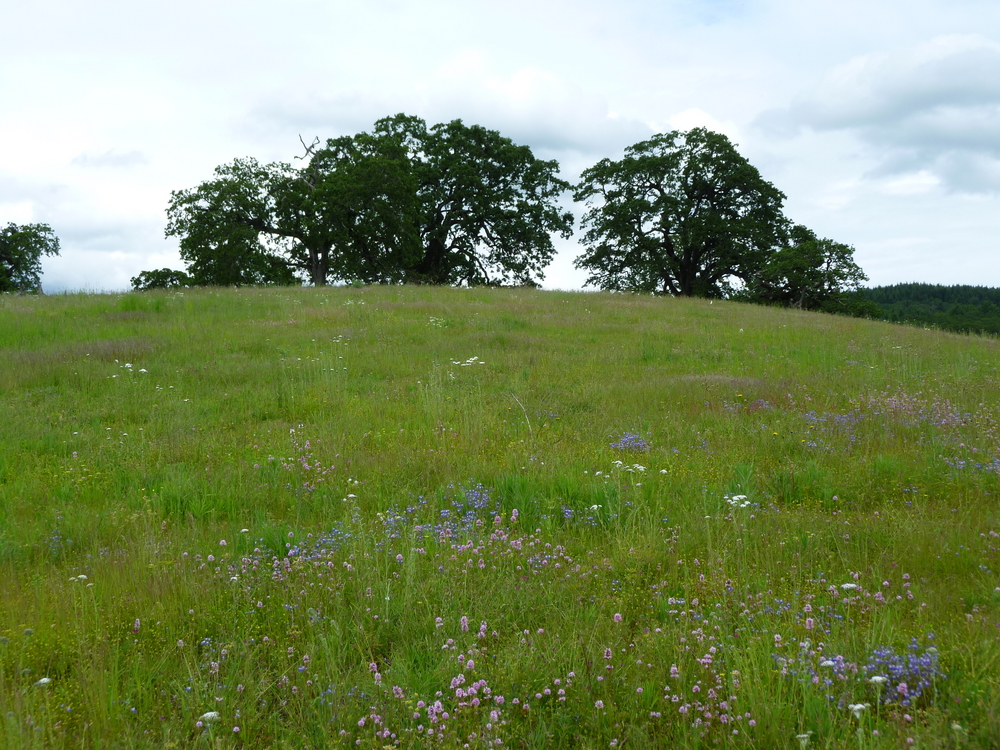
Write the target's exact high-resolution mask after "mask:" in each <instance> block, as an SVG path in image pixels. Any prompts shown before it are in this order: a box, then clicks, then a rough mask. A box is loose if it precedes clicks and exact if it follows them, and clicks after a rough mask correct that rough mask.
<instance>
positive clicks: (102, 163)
mask: <svg viewBox="0 0 1000 750" xmlns="http://www.w3.org/2000/svg"><path fill="white" fill-rule="evenodd" d="M71 163H72V164H73V165H74V166H77V167H111V168H113V169H123V168H127V167H135V166H139V165H142V164H148V163H149V159H147V158H146V155H145V154H144V153H142V151H138V150H134V149H133V150H132V151H125V152H120V151H118V150H116V149H111V150H109V151H105V152H104V153H103V154H92V153H88V152H84V153H82V154H79V155H77V156H75V157H73V161H72V162H71Z"/></svg>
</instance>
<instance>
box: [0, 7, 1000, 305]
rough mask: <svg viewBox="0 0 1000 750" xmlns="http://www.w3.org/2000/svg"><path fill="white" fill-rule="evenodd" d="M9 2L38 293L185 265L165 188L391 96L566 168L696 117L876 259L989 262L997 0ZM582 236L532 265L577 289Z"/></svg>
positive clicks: (3, 83) (11, 171)
mask: <svg viewBox="0 0 1000 750" xmlns="http://www.w3.org/2000/svg"><path fill="white" fill-rule="evenodd" d="M4 27H5V34H4V42H3V45H2V46H0V225H6V224H7V222H14V223H18V224H23V223H33V222H44V223H47V224H49V225H50V226H51V227H52V228H53V230H54V231H55V232H56V234H57V235H58V236H59V238H60V240H61V243H62V251H61V254H60V255H59V256H58V257H52V258H46V259H45V260H44V261H43V276H42V285H43V289H44V291H46V292H48V293H52V292H60V291H77V290H83V291H116V290H124V289H127V288H128V287H129V286H130V279H131V278H132V277H133V276H135V275H136V274H138V273H139V272H140V271H142V270H149V269H153V268H161V267H173V268H178V269H180V268H183V264H182V262H181V260H180V256H179V255H178V252H177V241H176V239H174V238H170V239H167V238H164V235H163V230H164V226H165V223H166V215H165V209H166V206H167V203H168V201H169V199H170V193H171V191H173V190H181V189H187V188H191V187H195V186H196V185H198V184H199V183H200V182H202V181H203V180H207V179H209V178H210V177H211V175H212V170H213V169H214V168H215V167H216V166H218V165H221V164H225V163H227V162H230V161H231V160H233V159H235V158H239V157H245V156H252V157H255V158H257V159H259V160H261V161H292V159H293V157H295V156H297V155H299V154H301V153H302V149H301V145H300V144H299V137H300V136H301V137H302V138H304V139H305V140H306V142H309V141H311V140H312V139H313V138H314V137H319V138H321V139H324V140H325V139H326V138H331V137H336V136H339V135H347V134H353V133H357V132H361V131H365V130H369V129H370V128H371V127H372V125H373V123H374V122H375V120H377V119H379V118H381V117H385V116H389V115H392V114H396V113H398V112H405V113H407V114H412V115H418V116H420V117H422V118H424V119H425V120H427V121H428V123H430V124H434V123H438V122H446V121H450V120H453V119H456V118H461V119H462V120H463V121H465V122H466V123H469V124H480V125H484V126H486V127H488V128H492V129H496V130H499V131H500V132H501V133H502V134H503V135H505V136H507V137H509V138H511V139H512V140H514V141H515V142H517V143H521V144H526V145H528V146H530V147H531V148H532V150H533V151H534V153H535V154H536V156H539V157H542V158H546V159H557V160H558V161H559V163H560V165H561V169H562V176H563V177H564V178H565V179H567V180H570V181H575V180H576V179H577V178H578V176H579V174H580V172H581V171H582V170H583V169H586V168H587V167H588V166H590V165H592V164H594V163H595V162H597V161H598V160H600V159H603V158H611V159H617V158H620V157H621V156H622V154H623V152H624V149H625V148H626V147H627V146H629V145H631V144H634V143H636V142H638V141H641V140H644V139H646V138H648V137H650V136H651V135H653V134H655V133H660V132H665V131H669V130H674V129H678V130H686V129H689V128H692V127H697V126H705V127H708V128H711V129H713V130H717V131H720V132H723V133H725V134H726V135H727V136H729V137H730V138H731V139H732V140H733V142H734V143H735V144H737V147H738V149H739V151H740V152H741V153H742V154H743V155H744V156H745V157H746V158H747V159H748V160H749V161H750V162H751V164H753V165H754V166H755V167H756V168H757V169H758V170H759V171H760V173H761V175H762V176H763V177H764V179H766V180H768V181H769V182H771V183H773V184H774V185H775V186H777V187H778V188H779V189H780V190H781V191H782V192H784V193H785V195H786V196H787V199H786V202H785V211H786V214H787V215H788V216H789V217H790V218H791V219H792V220H793V221H795V222H797V223H801V224H805V225H807V226H808V227H810V228H812V229H813V230H815V231H816V232H817V233H818V234H819V235H820V236H823V237H830V238H832V239H835V240H837V241H839V242H845V243H848V244H850V245H852V246H853V247H854V248H855V256H854V257H855V260H856V261H857V262H858V264H859V265H860V266H861V267H862V268H863V269H864V270H865V271H866V273H867V274H868V276H869V277H870V282H869V283H870V284H872V285H882V284H894V283H901V282H910V281H921V282H929V283H940V284H981V285H989V286H1000V262H998V261H1000V256H998V250H1000V241H998V237H1000V3H998V2H996V0H947V1H944V0H863V1H862V0H838V2H827V1H825V0H815V1H814V2H802V0H651V1H647V0H618V2H616V3H608V2H606V1H605V2H596V1H591V0H579V1H577V2H569V1H568V0H567V1H563V0H530V1H529V0H507V2H505V3H469V2H457V1H453V0H421V1H420V2H408V1H407V0H367V2H365V3H358V2H354V3H347V2H337V1H332V2H331V1H330V0H326V2H318V1H310V0H285V1H284V2H282V3H273V2H256V1H255V0H240V1H239V2H235V1H234V0H229V1H225V0H198V1H197V2H194V1H193V0H175V1H174V2H171V3H136V2H134V0H129V2H125V1H124V0H91V2H87V3H80V2H77V1H76V0H34V2H31V3H9V4H8V5H7V7H5V9H4ZM567 201H568V198H567ZM575 213H576V214H577V216H578V217H579V216H580V215H581V214H582V210H581V209H580V208H579V207H577V208H576V209H575ZM578 236H579V232H577V237H578ZM577 237H574V238H571V239H570V240H566V241H564V240H561V239H558V238H557V239H556V246H557V248H558V253H557V256H556V258H555V260H554V262H553V264H552V265H551V266H549V268H548V269H547V270H546V279H545V283H544V286H546V287H548V288H560V289H579V288H581V286H582V284H583V282H584V280H585V274H584V273H583V272H581V271H579V270H577V269H575V268H574V267H573V259H574V258H575V257H576V256H577V255H578V254H579V253H580V251H581V248H580V245H579V244H578V240H577Z"/></svg>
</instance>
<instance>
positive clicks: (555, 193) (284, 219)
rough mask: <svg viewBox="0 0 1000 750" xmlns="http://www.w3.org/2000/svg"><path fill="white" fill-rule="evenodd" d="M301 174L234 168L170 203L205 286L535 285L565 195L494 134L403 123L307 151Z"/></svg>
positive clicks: (551, 173)
mask: <svg viewBox="0 0 1000 750" xmlns="http://www.w3.org/2000/svg"><path fill="white" fill-rule="evenodd" d="M302 158H303V161H304V164H303V166H302V167H301V168H298V169H294V168H293V167H292V166H291V165H289V164H284V163H274V164H267V165H262V164H260V163H258V162H257V161H255V160H253V159H238V160H236V161H234V162H233V163H232V164H229V165H225V166H221V167H219V168H217V169H216V177H215V179H213V180H209V181H207V182H204V183H202V184H201V185H199V186H198V187H197V188H194V189H191V190H184V191H178V192H175V193H173V195H172V198H171V202H170V206H169V208H168V211H167V214H168V219H169V221H168V225H167V230H166V233H167V235H168V236H177V237H179V238H180V242H181V256H182V257H183V258H184V260H185V261H186V262H187V263H189V272H190V274H191V276H192V277H193V279H194V281H195V283H197V284H214V285H219V286H223V285H225V286H229V285H233V286H241V285H251V284H254V285H260V284H288V283H292V282H293V278H294V276H293V269H294V270H295V271H297V272H299V273H304V274H305V276H306V278H307V279H308V280H309V281H310V282H311V283H312V284H314V285H317V286H322V285H324V284H326V283H327V282H328V281H330V280H341V281H351V282H362V283H399V282H402V281H410V282H420V283H432V284H468V285H477V284H504V283H514V284H535V283H537V280H538V279H541V278H542V269H543V268H544V267H545V266H546V265H547V264H548V263H549V261H551V259H552V256H553V254H554V252H555V251H554V248H553V246H552V241H551V237H550V233H552V232H560V233H562V234H563V235H564V236H568V235H569V233H570V231H571V227H572V217H571V216H570V215H569V214H567V213H562V212H560V211H559V209H558V207H557V205H556V200H557V199H558V197H559V196H560V195H561V193H563V192H564V191H565V190H566V189H567V188H568V187H569V185H568V184H567V183H565V182H563V181H562V180H559V179H558V178H557V177H556V173H557V171H558V165H557V164H556V163H555V162H554V161H541V160H539V159H536V158H535V157H534V156H533V155H532V153H531V150H530V149H529V148H528V147H526V146H518V145H516V144H514V143H513V142H512V141H511V140H510V139H508V138H504V137H503V136H501V135H500V134H499V133H497V132H496V131H492V130H487V129H486V128H483V127H480V126H477V125H474V126H467V125H464V124H463V123H462V122H461V121H460V120H455V121H453V122H450V123H447V124H440V125H435V126H434V127H432V128H430V129H428V128H427V126H426V124H425V123H424V121H423V120H420V119H419V118H416V117H409V116H406V115H397V116H395V117H392V118H386V119H384V120H380V121H379V122H378V123H376V126H375V130H374V132H373V133H371V134H368V133H361V134H358V135H356V136H350V137H342V138H337V139H331V140H328V141H327V142H326V144H325V145H324V146H322V147H320V146H319V144H318V142H317V143H314V144H312V145H310V146H307V147H306V154H305V156H304V157H302Z"/></svg>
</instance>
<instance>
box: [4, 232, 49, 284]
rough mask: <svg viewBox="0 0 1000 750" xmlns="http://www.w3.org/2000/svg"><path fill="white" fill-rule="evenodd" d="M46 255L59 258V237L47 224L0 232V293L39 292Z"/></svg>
mask: <svg viewBox="0 0 1000 750" xmlns="http://www.w3.org/2000/svg"><path fill="white" fill-rule="evenodd" d="M43 255H59V238H58V237H56V235H55V232H53V231H52V227H50V226H49V225H48V224H23V225H21V226H18V225H17V224H13V223H11V224H7V226H6V227H4V228H3V229H0V292H38V291H40V290H41V287H42V282H41V273H42V256H43Z"/></svg>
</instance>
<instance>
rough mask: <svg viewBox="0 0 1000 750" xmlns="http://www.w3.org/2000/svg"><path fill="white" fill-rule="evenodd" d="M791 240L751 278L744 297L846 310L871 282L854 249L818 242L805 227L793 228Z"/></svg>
mask: <svg viewBox="0 0 1000 750" xmlns="http://www.w3.org/2000/svg"><path fill="white" fill-rule="evenodd" d="M790 240H791V241H790V243H789V244H788V245H787V246H786V247H783V248H781V249H780V250H778V251H777V252H776V253H774V255H772V256H771V258H770V259H768V261H767V263H765V264H764V265H763V266H762V267H761V268H760V269H759V270H758V271H757V273H755V274H754V275H753V276H752V277H751V278H750V279H749V281H748V282H747V287H746V290H745V293H744V295H741V296H744V297H745V298H747V299H749V300H751V301H755V302H765V303H769V304H778V305H785V306H787V307H797V308H801V309H803V310H820V309H825V310H829V311H831V312H833V311H836V310H837V309H838V308H841V307H844V308H845V309H846V307H845V306H846V305H847V300H848V297H847V295H848V294H850V293H851V292H855V291H857V290H858V289H859V288H860V286H861V284H862V282H865V281H867V280H868V277H867V276H866V275H865V273H864V271H862V270H861V268H860V267H859V266H858V265H857V263H855V262H854V248H853V247H851V246H850V245H845V244H843V243H842V242H834V241H833V240H830V239H819V238H818V237H817V236H816V233H815V232H813V231H812V230H810V229H807V228H806V227H804V226H802V225H796V226H795V227H793V228H792V230H791V232H790Z"/></svg>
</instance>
